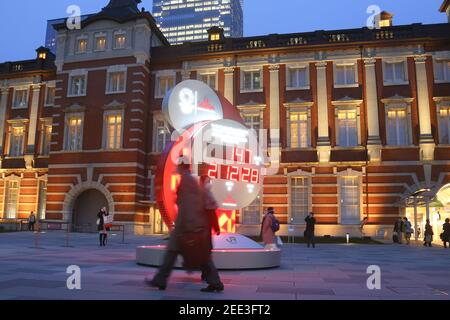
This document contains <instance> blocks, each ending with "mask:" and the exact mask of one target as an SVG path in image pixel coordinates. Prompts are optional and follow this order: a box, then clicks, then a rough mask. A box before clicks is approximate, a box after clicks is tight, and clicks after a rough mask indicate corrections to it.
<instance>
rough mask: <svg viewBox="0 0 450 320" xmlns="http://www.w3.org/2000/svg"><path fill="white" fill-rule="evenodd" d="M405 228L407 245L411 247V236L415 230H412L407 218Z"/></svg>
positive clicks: (404, 222) (404, 221)
mask: <svg viewBox="0 0 450 320" xmlns="http://www.w3.org/2000/svg"><path fill="white" fill-rule="evenodd" d="M403 228H404V230H405V239H406V244H408V245H409V244H410V242H411V235H412V233H413V229H412V225H411V222H409V221H408V218H407V217H404V218H403Z"/></svg>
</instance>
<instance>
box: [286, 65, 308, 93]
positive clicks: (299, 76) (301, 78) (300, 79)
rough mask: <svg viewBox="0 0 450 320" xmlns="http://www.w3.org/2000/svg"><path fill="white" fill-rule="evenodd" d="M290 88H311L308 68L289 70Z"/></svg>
mask: <svg viewBox="0 0 450 320" xmlns="http://www.w3.org/2000/svg"><path fill="white" fill-rule="evenodd" d="M288 74H289V88H296V89H298V88H307V87H309V76H308V68H306V67H302V68H289V72H288Z"/></svg>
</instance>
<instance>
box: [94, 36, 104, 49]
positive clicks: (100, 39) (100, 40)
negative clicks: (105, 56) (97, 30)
mask: <svg viewBox="0 0 450 320" xmlns="http://www.w3.org/2000/svg"><path fill="white" fill-rule="evenodd" d="M105 50H106V36H105V35H104V34H98V35H96V36H95V51H105Z"/></svg>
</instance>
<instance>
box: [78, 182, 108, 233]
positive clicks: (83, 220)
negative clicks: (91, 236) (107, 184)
mask: <svg viewBox="0 0 450 320" xmlns="http://www.w3.org/2000/svg"><path fill="white" fill-rule="evenodd" d="M103 207H106V208H107V207H108V201H107V200H106V197H105V196H104V195H103V193H101V192H100V191H98V190H96V189H88V190H86V191H84V192H82V193H81V194H80V195H79V196H78V197H77V198H76V200H75V203H74V205H73V214H72V226H73V230H74V231H77V232H95V231H96V221H97V213H98V211H99V210H100V209H101V208H103Z"/></svg>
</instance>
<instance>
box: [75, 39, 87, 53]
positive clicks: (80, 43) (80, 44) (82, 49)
mask: <svg viewBox="0 0 450 320" xmlns="http://www.w3.org/2000/svg"><path fill="white" fill-rule="evenodd" d="M87 46H88V41H87V39H78V40H77V53H86V52H87Z"/></svg>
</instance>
